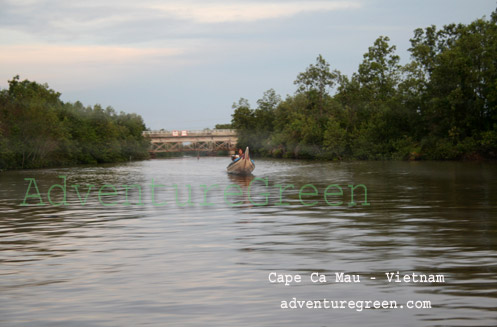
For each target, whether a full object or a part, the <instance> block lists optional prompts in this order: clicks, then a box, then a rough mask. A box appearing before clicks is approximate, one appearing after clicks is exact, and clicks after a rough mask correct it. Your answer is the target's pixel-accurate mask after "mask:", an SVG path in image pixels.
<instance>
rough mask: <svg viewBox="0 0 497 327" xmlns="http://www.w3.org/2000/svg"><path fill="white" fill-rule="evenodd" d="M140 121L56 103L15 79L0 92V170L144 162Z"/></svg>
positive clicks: (55, 97) (50, 94)
mask: <svg viewBox="0 0 497 327" xmlns="http://www.w3.org/2000/svg"><path fill="white" fill-rule="evenodd" d="M145 128H146V127H145V124H144V123H143V119H142V118H141V117H140V116H139V115H136V114H127V113H124V112H120V113H119V114H118V113H116V111H115V110H114V109H113V108H111V107H107V108H105V109H103V108H102V107H101V106H100V105H94V106H93V107H91V106H87V107H85V106H83V104H81V102H75V103H68V102H63V101H61V100H60V93H58V92H56V91H54V90H52V89H50V88H49V87H48V85H46V84H44V85H42V84H39V83H36V82H31V81H28V80H24V81H20V79H19V76H15V77H14V78H13V79H12V80H10V81H9V87H8V89H3V90H0V170H2V169H23V168H40V167H54V166H66V165H75V164H95V163H110V162H118V161H125V160H136V159H144V158H147V157H148V148H149V142H148V141H147V140H146V139H145V138H144V137H143V136H142V132H143V131H144V130H145Z"/></svg>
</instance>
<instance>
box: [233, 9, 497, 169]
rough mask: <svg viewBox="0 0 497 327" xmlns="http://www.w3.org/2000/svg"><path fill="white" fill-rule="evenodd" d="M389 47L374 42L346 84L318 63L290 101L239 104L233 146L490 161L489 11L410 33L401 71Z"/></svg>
mask: <svg viewBox="0 0 497 327" xmlns="http://www.w3.org/2000/svg"><path fill="white" fill-rule="evenodd" d="M389 41H390V39H389V38H388V37H385V36H380V37H379V38H378V39H377V40H376V41H375V42H374V44H373V45H372V46H371V47H369V49H368V51H367V52H366V53H365V54H364V56H363V61H362V63H360V64H359V67H358V70H357V72H356V73H354V74H352V76H351V77H347V76H345V75H343V74H341V73H340V72H339V71H337V70H332V69H331V68H330V65H329V63H327V62H326V60H325V59H324V58H323V57H322V56H321V55H319V56H318V57H317V58H316V63H315V64H311V65H310V66H309V67H308V68H307V69H306V70H305V72H302V73H299V74H298V75H297V79H296V80H295V82H294V84H296V85H297V90H296V93H295V94H294V95H293V96H287V98H286V99H285V100H283V101H282V100H281V98H280V97H279V96H277V95H276V94H275V93H274V90H269V91H267V92H266V93H265V94H264V96H263V98H262V99H261V100H259V101H257V103H258V108H256V109H251V108H250V106H249V104H248V101H247V100H245V99H240V101H239V102H238V103H236V104H234V106H233V108H234V109H235V112H234V113H233V116H232V118H233V119H232V127H233V128H235V129H237V132H238V135H239V145H240V146H247V145H248V146H250V147H251V153H254V154H260V155H268V156H274V157H285V158H323V159H332V160H342V159H348V158H356V159H373V160H384V159H397V160H417V159H436V160H447V159H450V160H454V159H473V158H482V157H484V158H496V157H497V61H496V60H495V58H497V11H496V12H493V13H492V14H491V18H490V19H489V20H487V19H484V18H483V19H477V20H475V21H474V22H472V23H471V24H469V25H463V24H457V25H456V24H451V25H447V26H444V27H443V28H442V29H437V27H436V26H429V27H427V28H425V29H421V28H419V29H416V30H415V31H414V36H413V38H412V39H411V40H410V41H411V48H410V49H409V51H410V52H411V57H412V61H411V62H409V63H407V64H406V65H403V66H402V65H400V64H399V62H400V58H399V56H397V55H396V54H395V49H396V48H395V46H393V45H390V44H389ZM335 87H336V92H335V93H334V94H330V92H331V91H332V90H333V89H334V88H335Z"/></svg>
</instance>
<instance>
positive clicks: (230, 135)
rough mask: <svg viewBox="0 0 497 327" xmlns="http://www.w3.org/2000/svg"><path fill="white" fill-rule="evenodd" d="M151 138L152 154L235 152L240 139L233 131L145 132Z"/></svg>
mask: <svg viewBox="0 0 497 327" xmlns="http://www.w3.org/2000/svg"><path fill="white" fill-rule="evenodd" d="M143 135H144V136H145V137H149V138H150V143H151V145H152V146H151V148H150V153H151V154H155V153H159V152H187V151H195V152H216V151H223V150H224V151H235V147H236V142H237V141H238V138H237V136H236V131H235V130H232V129H213V130H203V131H187V130H183V131H164V130H160V131H145V132H143Z"/></svg>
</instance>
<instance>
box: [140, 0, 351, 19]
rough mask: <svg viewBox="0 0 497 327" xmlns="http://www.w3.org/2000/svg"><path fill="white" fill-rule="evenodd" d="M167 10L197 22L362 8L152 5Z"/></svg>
mask: <svg viewBox="0 0 497 327" xmlns="http://www.w3.org/2000/svg"><path fill="white" fill-rule="evenodd" d="M149 8H153V9H157V10H160V11H162V12H163V13H164V14H167V15H172V16H176V17H179V18H182V19H186V20H191V21H194V22H196V23H227V22H253V21H258V20H263V19H275V18H284V17H291V16H294V15H296V14H299V13H304V12H316V11H333V10H341V9H356V8H360V4H359V3H358V2H353V1H309V2H307V1H306V2H299V3H297V2H293V3H292V2H264V3H253V2H243V3H224V2H217V3H204V2H199V3H189V4H184V3H181V4H180V3H174V4H173V3H171V4H160V5H150V6H149Z"/></svg>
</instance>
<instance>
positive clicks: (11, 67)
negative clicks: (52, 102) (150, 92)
mask: <svg viewBox="0 0 497 327" xmlns="http://www.w3.org/2000/svg"><path fill="white" fill-rule="evenodd" d="M183 51H184V50H183V49H180V48H132V47H121V46H68V45H47V44H37V45H36V44H35V45H0V62H3V63H6V65H0V77H2V80H1V81H0V86H4V85H5V81H6V79H7V78H10V77H12V76H14V75H17V74H19V75H20V76H21V78H28V79H32V80H36V81H39V82H49V84H50V85H57V84H60V85H62V86H61V89H64V90H71V89H83V88H88V87H95V86H98V85H108V84H115V83H119V82H120V81H123V80H126V79H128V78H130V76H136V75H142V74H144V73H146V72H149V73H150V72H154V71H156V70H157V68H158V67H160V68H161V69H164V67H168V68H169V69H171V70H173V69H176V68H178V67H181V66H182V65H185V64H187V63H186V62H185V59H183V57H182V54H183Z"/></svg>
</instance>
